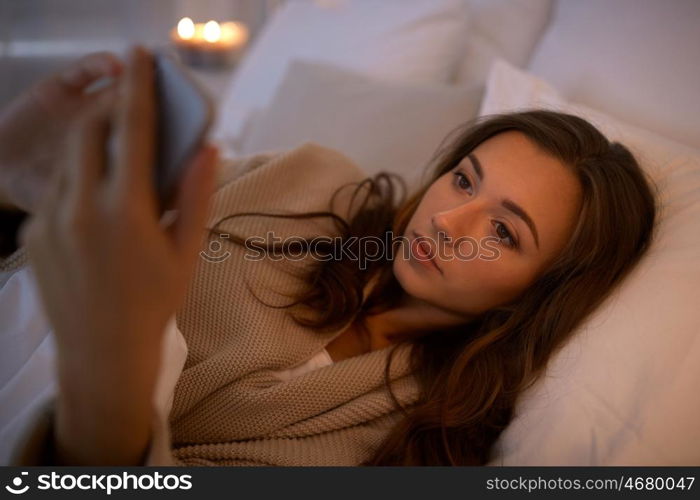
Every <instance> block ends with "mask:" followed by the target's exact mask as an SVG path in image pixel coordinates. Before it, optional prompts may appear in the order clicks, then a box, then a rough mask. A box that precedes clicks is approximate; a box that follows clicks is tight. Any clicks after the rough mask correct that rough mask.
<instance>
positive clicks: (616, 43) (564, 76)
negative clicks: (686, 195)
mask: <svg viewBox="0 0 700 500" xmlns="http://www.w3.org/2000/svg"><path fill="white" fill-rule="evenodd" d="M699 23H700V2H698V1H697V0H667V1H663V2H659V1H658V0H615V1H614V2H611V1H610V0H586V1H585V2H582V1H580V0H559V1H558V2H557V8H556V10H555V13H554V15H553V18H552V21H551V23H550V25H549V28H548V30H547V32H546V33H545V35H544V36H543V38H542V41H541V43H540V45H539V46H538V47H537V50H536V52H535V54H533V58H532V62H531V65H530V66H529V67H530V71H531V72H532V73H534V74H535V75H537V76H540V77H542V78H545V79H546V80H547V81H549V82H551V83H552V84H553V85H555V86H556V87H557V89H559V90H560V92H561V93H562V95H563V96H564V97H566V98H567V99H572V100H575V101H577V102H580V103H582V104H586V105H588V106H593V107H595V108H597V109H604V110H606V111H607V112H609V113H612V114H614V115H615V116H618V117H620V118H622V119H624V120H625V121H627V122H629V123H635V124H637V125H639V126H641V127H644V128H645V129H648V130H651V131H653V132H656V133H659V134H662V135H664V136H665V137H669V138H672V139H674V140H676V141H679V142H682V143H684V144H688V145H690V146H692V147H694V148H700V122H699V121H698V116H700V96H699V95H698V91H699V89H700V62H699V61H700V59H699V58H698V49H699V48H700V29H698V24H699Z"/></svg>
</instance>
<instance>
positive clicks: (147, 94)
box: [114, 47, 158, 219]
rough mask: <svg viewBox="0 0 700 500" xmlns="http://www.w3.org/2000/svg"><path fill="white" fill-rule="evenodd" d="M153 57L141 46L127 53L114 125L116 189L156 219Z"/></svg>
mask: <svg viewBox="0 0 700 500" xmlns="http://www.w3.org/2000/svg"><path fill="white" fill-rule="evenodd" d="M154 74H155V71H154V67H153V58H152V56H151V54H150V53H148V52H147V51H146V50H145V49H143V48H141V47H135V48H134V49H132V50H131V51H130V53H129V59H128V64H127V68H126V72H125V74H124V76H123V78H122V82H121V86H120V93H121V96H120V103H119V111H118V114H117V117H116V123H115V141H116V150H117V154H116V159H115V173H114V180H115V186H114V187H115V189H116V190H117V191H118V193H119V194H118V196H119V197H126V198H127V199H128V200H129V202H130V203H134V204H136V205H137V206H138V207H139V209H142V210H146V211H148V213H149V214H152V215H153V217H154V219H156V218H157V212H158V210H157V202H156V198H155V196H156V194H155V187H154V180H153V169H154V165H155V161H156V137H155V132H156V110H155V89H154V84H155V82H154V78H155V77H154Z"/></svg>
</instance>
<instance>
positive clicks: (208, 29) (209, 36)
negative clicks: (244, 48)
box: [204, 21, 221, 43]
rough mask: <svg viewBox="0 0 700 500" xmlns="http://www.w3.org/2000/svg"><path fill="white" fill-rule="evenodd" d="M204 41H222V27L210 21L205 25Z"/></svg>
mask: <svg viewBox="0 0 700 500" xmlns="http://www.w3.org/2000/svg"><path fill="white" fill-rule="evenodd" d="M204 39H205V40H206V41H207V42H210V43H214V42H218V41H219V40H220V39H221V26H219V23H217V22H216V21H209V22H208V23H207V24H205V25H204Z"/></svg>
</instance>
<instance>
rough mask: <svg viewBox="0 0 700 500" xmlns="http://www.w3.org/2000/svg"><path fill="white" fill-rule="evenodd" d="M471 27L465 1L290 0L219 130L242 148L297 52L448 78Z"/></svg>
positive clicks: (233, 94)
mask: <svg viewBox="0 0 700 500" xmlns="http://www.w3.org/2000/svg"><path fill="white" fill-rule="evenodd" d="M468 27H469V15H468V8H467V6H466V4H465V3H464V0H382V1H381V2H379V1H374V0H352V1H351V0H334V1H329V0H327V1H325V2H320V1H317V2H312V1H310V0H290V1H287V2H286V3H285V4H284V5H283V6H282V7H281V8H280V9H279V10H278V11H277V12H275V14H274V16H273V17H272V19H270V21H269V22H268V24H267V25H266V26H265V27H264V28H263V30H262V31H261V33H260V34H259V35H258V38H257V39H256V40H255V42H254V43H253V44H252V46H251V47H250V50H249V52H248V53H247V54H246V56H245V57H244V59H243V60H242V61H241V64H240V66H239V67H238V68H237V70H236V72H235V74H234V75H233V78H232V80H231V83H230V84H229V89H228V92H227V94H226V96H225V98H224V99H223V105H222V108H221V109H220V110H219V111H220V112H219V114H218V119H217V123H216V124H215V127H214V130H213V134H212V137H213V138H214V139H215V140H216V141H217V142H219V143H220V144H221V145H222V146H224V147H226V148H229V149H230V150H231V152H232V153H239V151H237V150H236V148H237V147H238V146H239V145H240V142H238V140H239V139H240V138H239V135H240V134H241V132H243V131H244V130H245V123H246V120H247V118H248V116H249V115H250V114H251V112H253V111H254V110H256V109H257V110H261V109H263V108H265V107H266V106H267V104H268V103H269V101H270V99H271V98H272V97H273V96H274V93H275V91H276V90H277V87H278V86H279V84H280V81H281V79H282V77H283V76H284V73H285V72H286V70H287V66H288V64H289V62H290V61H291V60H293V59H310V60H316V61H321V62H329V63H332V64H335V65H337V66H340V67H343V68H347V69H351V70H355V71H359V72H362V73H366V74H367V75H369V76H373V77H376V78H382V79H386V80H392V81H403V82H413V83H435V82H446V81H447V80H448V79H449V78H450V77H451V75H452V73H453V72H454V67H455V65H456V64H457V61H458V59H459V57H460V52H459V51H460V47H461V46H462V43H463V42H462V40H463V39H464V38H465V37H466V36H467V35H468V32H469V29H468Z"/></svg>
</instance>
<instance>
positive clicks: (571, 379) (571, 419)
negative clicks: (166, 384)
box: [0, 0, 700, 465]
mask: <svg viewBox="0 0 700 500" xmlns="http://www.w3.org/2000/svg"><path fill="white" fill-rule="evenodd" d="M276 3H278V4H280V6H279V7H278V8H277V10H276V11H275V12H274V13H273V15H272V16H271V18H270V19H269V20H268V22H267V24H266V25H265V26H264V28H263V30H262V32H261V33H260V34H259V36H258V37H257V38H256V39H255V42H254V44H253V45H252V46H251V47H250V48H249V51H248V52H247V54H246V57H245V58H244V60H243V61H242V62H241V64H240V65H239V67H237V68H236V70H235V72H234V73H233V74H232V77H231V79H230V81H229V82H228V84H227V85H226V89H225V92H224V94H223V98H222V101H221V106H220V110H219V113H218V120H217V123H216V126H215V129H214V132H213V136H212V137H213V139H214V140H215V141H216V142H217V143H218V144H219V145H220V146H221V148H223V150H224V151H225V152H226V153H227V154H229V155H233V156H242V155H249V154H254V153H258V152H263V151H271V150H282V149H287V148H291V147H294V146H296V145H298V144H300V143H302V142H305V141H314V142H317V143H319V144H322V145H325V146H328V147H333V148H336V149H339V150H340V151H342V152H344V153H345V154H347V155H348V156H349V157H351V158H352V159H354V160H355V161H356V162H358V163H359V164H360V165H362V166H363V167H364V168H366V170H368V172H370V173H374V172H377V171H379V170H388V171H395V172H397V173H401V174H402V175H404V176H406V178H407V179H409V181H410V182H418V180H419V179H420V176H421V175H422V173H423V168H424V166H425V165H426V164H427V163H428V162H429V160H430V158H431V156H432V155H433V154H434V153H435V150H436V148H437V146H438V145H439V143H440V141H441V140H442V139H443V138H444V137H445V136H446V135H447V134H448V133H449V132H450V131H452V130H453V129H454V128H455V127H456V126H458V125H459V124H461V123H463V122H464V121H466V120H469V119H471V118H474V117H476V116H479V115H487V114H491V113H497V112H503V111H511V110H517V109H525V108H530V107H535V106H537V107H547V108H550V109H557V110H562V111H566V112H570V113H575V114H579V115H581V116H584V117H585V118H588V119H589V120H591V121H592V122H593V123H595V124H596V125H598V126H599V127H600V128H601V129H602V130H603V131H604V132H605V133H606V134H607V135H608V136H609V137H610V138H611V139H615V140H619V141H621V142H623V143H624V144H626V145H628V146H629V147H630V148H631V149H632V150H633V152H634V153H635V154H636V155H637V156H638V158H639V159H640V161H641V163H642V166H643V168H644V169H645V170H646V171H647V172H649V173H650V175H651V176H652V178H653V179H654V180H655V181H656V182H657V184H658V185H659V187H660V189H661V191H660V193H661V200H660V201H661V205H662V216H661V220H660V224H659V230H658V234H657V237H656V240H655V241H654V244H653V245H652V248H651V250H650V252H649V253H648V255H647V256H646V257H645V258H644V260H643V261H642V263H641V264H640V265H639V266H638V267H637V268H636V269H635V271H634V272H633V273H632V275H631V276H630V277H629V278H627V279H626V280H625V282H624V283H623V286H622V287H620V288H619V289H618V290H617V291H616V292H615V293H614V295H613V296H612V297H611V298H610V299H609V300H607V301H606V302H605V303H604V305H603V306H602V307H600V308H599V310H598V311H597V312H596V313H595V314H594V315H593V316H592V317H591V318H590V319H589V320H588V321H587V322H586V324H585V325H584V326H583V327H582V328H581V329H580V331H579V332H578V333H577V334H576V335H575V337H574V339H573V340H572V341H570V342H569V343H568V344H567V345H566V346H565V347H564V348H563V349H562V350H561V351H559V352H558V353H557V354H556V356H555V357H554V358H553V359H552V360H551V362H550V364H549V368H548V370H547V373H546V375H545V376H544V377H543V378H542V379H541V380H540V381H539V382H538V383H537V384H535V386H533V387H532V388H531V389H530V390H529V391H528V392H527V393H525V394H524V395H523V398H522V400H521V401H519V403H518V407H517V410H516V417H515V419H514V420H513V422H512V423H511V425H510V426H509V427H508V429H506V431H505V432H504V433H503V434H502V435H501V437H500V439H499V440H498V442H497V443H496V446H495V449H494V456H493V458H492V460H491V462H490V465H700V396H699V391H698V386H699V385H700V307H698V306H699V305H700V302H698V299H697V296H696V290H698V289H699V288H700V265H698V257H700V123H698V120H699V119H698V116H700V98H699V97H698V94H697V89H698V88H700V64H698V62H697V57H695V56H694V55H693V51H692V49H691V48H693V47H700V31H698V30H697V24H698V21H700V3H698V2H695V1H693V0H671V1H667V2H658V1H654V0H615V1H608V0H588V1H586V2H580V1H577V0H425V1H420V0H408V1H407V0H383V1H382V2H381V4H379V3H378V2H371V1H360V0H354V1H353V0H314V1H312V0H287V1H286V2H276ZM6 292H7V290H6V288H3V289H2V290H0V308H3V307H4V308H7V309H6V310H0V316H2V314H6V313H7V314H9V309H10V308H12V307H13V305H12V304H4V303H3V301H2V293H6ZM27 293H29V291H27ZM3 304H4V305H3ZM0 328H2V327H1V326H0ZM27 328H28V329H29V330H31V331H32V332H34V333H33V334H32V335H27V336H26V337H24V338H22V339H16V338H14V339H13V338H11V334H10V332H7V331H2V332H0V333H1V334H2V337H1V340H2V343H3V347H4V346H12V347H11V348H10V347H8V348H3V349H2V350H0V356H1V357H2V360H1V361H2V363H0V366H1V367H2V372H1V373H0V376H1V377H2V378H1V379H0V384H2V385H0V403H5V402H7V401H13V402H15V403H16V402H17V401H20V403H18V404H19V406H17V405H15V409H14V410H13V411H10V410H9V407H8V406H7V405H6V404H0V408H2V410H1V411H2V413H0V429H1V430H0V442H1V443H2V446H0V460H2V461H3V463H4V461H5V460H7V453H6V450H7V449H8V446H10V444H11V442H12V439H13V435H14V434H15V433H16V432H17V429H18V428H19V426H20V422H21V420H22V419H23V418H24V416H26V415H27V414H28V413H29V412H31V408H32V404H33V401H34V400H36V399H37V398H38V397H40V394H41V393H42V391H48V390H50V386H51V384H52V382H51V369H52V362H53V360H52V340H51V337H50V335H48V328H47V325H46V323H45V321H44V320H43V319H42V318H34V319H33V320H32V324H30V325H27ZM20 396H21V397H20ZM18 397H19V399H17V398H18ZM10 398H14V399H10ZM20 407H21V409H17V408H20Z"/></svg>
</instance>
